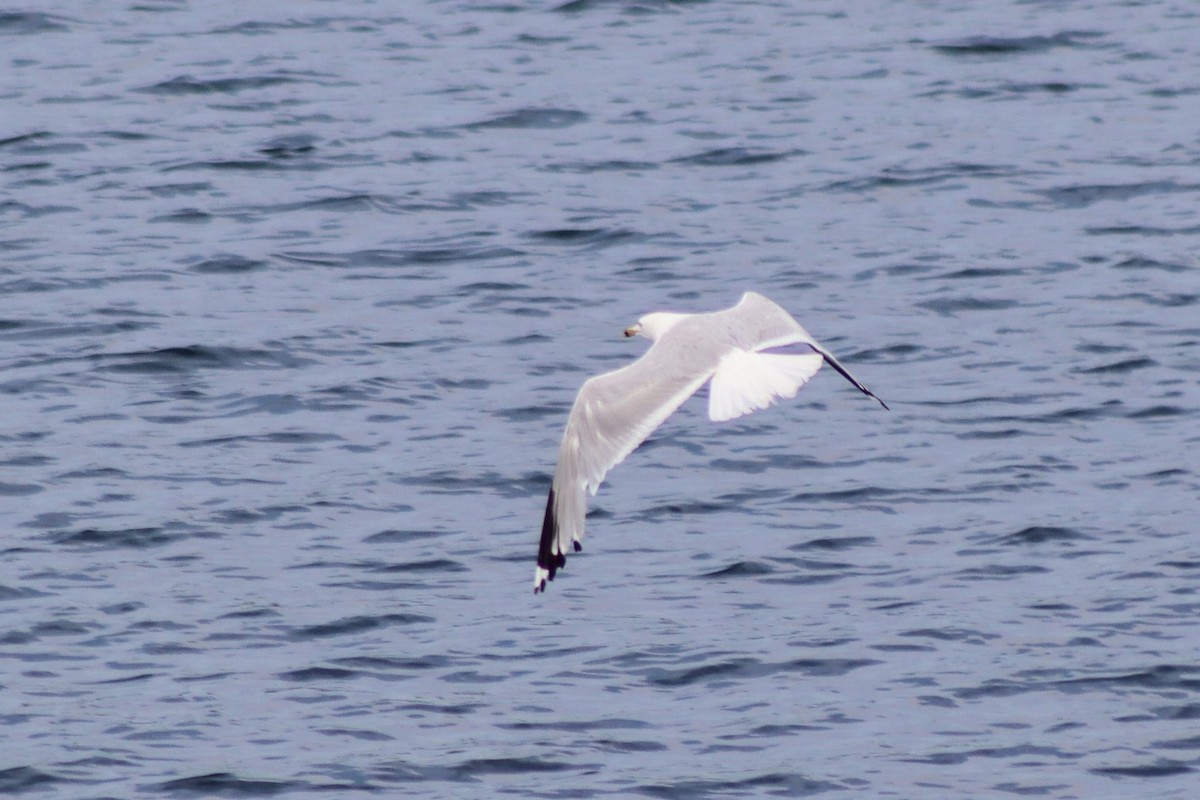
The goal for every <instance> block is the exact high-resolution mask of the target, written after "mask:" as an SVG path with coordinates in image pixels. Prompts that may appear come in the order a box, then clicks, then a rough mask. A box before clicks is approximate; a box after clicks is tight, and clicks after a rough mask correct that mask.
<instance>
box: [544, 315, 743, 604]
mask: <svg viewBox="0 0 1200 800" xmlns="http://www.w3.org/2000/svg"><path fill="white" fill-rule="evenodd" d="M692 327H693V326H692V324H691V321H690V320H688V321H685V322H682V323H680V324H679V325H678V326H677V328H683V330H677V329H673V330H672V331H671V332H670V335H668V336H664V337H663V338H662V339H660V340H659V341H658V342H655V344H654V345H653V346H652V347H651V348H650V350H648V351H647V352H646V354H645V355H644V356H642V358H640V359H639V360H637V361H635V362H634V363H632V364H630V365H629V366H627V367H624V368H622V369H619V370H616V371H614V372H608V373H605V374H604V375H597V376H596V377H594V378H591V379H590V380H588V381H587V382H586V383H584V384H583V388H581V389H580V390H579V395H578V396H577V397H576V398H575V405H574V406H572V408H571V415H570V417H568V419H567V429H566V432H565V433H564V434H563V439H562V444H561V445H559V448H558V466H557V467H556V468H555V470H554V483H553V484H552V486H551V489H550V496H549V498H548V499H547V501H546V516H545V519H544V521H543V523H542V539H541V544H540V546H539V548H538V565H537V571H536V573H535V578H534V590H535V591H537V590H540V589H544V588H545V582H546V581H547V580H554V573H555V571H557V570H558V569H559V568H560V567H562V566H563V565H564V564H565V563H566V553H567V547H568V543H571V544H573V545H574V548H575V549H576V550H579V549H580V547H581V545H580V542H581V540H582V539H583V528H584V517H585V515H586V513H587V493H588V492H590V493H591V494H595V493H596V490H597V489H599V488H600V482H601V481H603V480H604V476H605V475H607V474H608V471H609V470H610V469H612V468H613V467H615V466H616V465H617V464H620V463H621V462H622V461H623V460H624V459H625V457H626V456H628V455H629V454H630V453H632V452H633V450H634V448H636V447H637V446H638V445H639V444H641V443H642V442H644V441H645V440H646V438H647V437H649V436H650V434H651V433H653V432H654V430H655V428H657V427H658V426H659V425H662V424H663V422H664V421H666V419H667V417H669V416H671V415H672V414H673V413H675V411H676V409H678V408H679V407H680V406H681V405H683V402H684V401H685V400H687V399H688V398H689V397H691V396H692V395H693V394H695V393H696V390H698V389H699V388H700V387H701V386H703V385H704V383H705V382H706V381H707V380H708V379H709V378H710V377H711V376H712V374H713V371H714V370H716V368H717V364H718V363H719V362H720V360H721V356H722V355H724V352H725V351H727V350H728V349H729V347H730V346H729V345H728V344H723V343H721V342H720V341H718V340H716V339H713V337H711V336H710V335H709V334H708V333H707V332H706V331H705V330H704V328H699V329H698V330H696V331H691V330H688V328H692ZM693 333H694V334H696V335H695V336H693V335H692V334H693ZM679 334H682V335H679Z"/></svg>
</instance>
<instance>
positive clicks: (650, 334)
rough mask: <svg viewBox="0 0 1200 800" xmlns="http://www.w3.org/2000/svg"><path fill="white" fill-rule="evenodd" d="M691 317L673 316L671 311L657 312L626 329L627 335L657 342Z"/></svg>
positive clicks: (687, 315) (683, 315) (684, 315)
mask: <svg viewBox="0 0 1200 800" xmlns="http://www.w3.org/2000/svg"><path fill="white" fill-rule="evenodd" d="M689 316H690V315H689V314H672V313H670V312H669V311H656V312H655V313H653V314H647V315H646V316H644V317H642V318H641V319H639V320H638V321H637V322H636V323H635V324H633V325H631V326H629V327H628V328H626V329H625V335H626V336H645V337H646V338H647V339H649V340H650V341H652V342H657V341H658V340H659V339H661V338H662V336H663V334H665V333H666V332H667V331H669V330H671V328H674V327H675V326H676V325H677V324H678V323H679V322H680V321H681V320H684V319H687V317H689Z"/></svg>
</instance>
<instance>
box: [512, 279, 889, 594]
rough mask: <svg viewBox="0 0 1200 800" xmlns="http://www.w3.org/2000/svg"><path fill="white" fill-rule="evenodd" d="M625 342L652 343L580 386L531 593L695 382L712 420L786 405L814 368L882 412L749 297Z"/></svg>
mask: <svg viewBox="0 0 1200 800" xmlns="http://www.w3.org/2000/svg"><path fill="white" fill-rule="evenodd" d="M625 335H626V336H645V337H646V338H647V339H649V340H650V341H651V342H653V344H652V345H651V346H650V349H649V350H648V351H647V352H646V354H645V355H644V356H642V357H641V358H639V359H638V360H637V361H635V362H633V363H632V364H630V365H629V366H627V367H622V368H621V369H618V370H614V371H613V372H606V373H605V374H603V375H597V376H596V377H594V378H590V379H588V380H587V381H586V382H584V384H583V387H582V388H581V389H580V390H579V395H578V396H577V397H576V398H575V405H573V406H572V407H571V414H570V416H569V417H567V430H566V432H565V433H564V434H563V438H562V444H561V445H559V448H558V466H557V467H555V469H554V482H553V483H552V484H551V485H550V497H549V499H548V500H547V501H546V518H545V520H544V522H543V523H542V540H541V544H540V546H539V547H538V558H537V570H536V571H535V572H534V576H533V591H534V593H535V594H536V593H538V592H541V591H545V589H546V581H552V580H554V573H555V572H557V571H558V570H559V569H562V568H563V566H565V565H566V563H567V555H566V554H567V546H568V545H567V543H568V542H570V544H571V545H572V546H573V547H574V549H575V550H576V551H579V550H582V549H583V545H582V544H581V541H582V539H583V522H584V516H585V515H586V514H587V495H586V494H585V493H586V492H590V493H591V494H595V493H596V490H597V489H599V488H600V482H601V481H603V480H604V476H605V475H607V474H608V471H609V470H610V469H612V468H613V467H615V466H616V465H617V464H620V463H621V462H622V461H623V460H624V459H625V456H627V455H629V454H630V453H632V452H633V450H634V448H636V447H637V446H638V445H639V444H641V443H642V442H644V441H645V440H646V438H647V437H648V436H649V435H650V434H651V433H653V432H654V429H655V428H657V427H658V426H659V425H661V424H663V422H665V421H666V419H667V417H669V416H671V415H672V414H673V413H675V410H676V409H677V408H679V407H680V406H681V405H683V401H685V400H687V399H688V398H689V397H691V396H692V395H693V394H695V393H696V391H697V390H699V389H700V387H701V386H703V385H704V384H706V383H708V384H709V387H708V416H709V419H711V420H713V421H714V422H724V421H725V420H731V419H736V418H737V417H740V416H742V415H744V414H749V413H751V412H754V411H759V410H761V409H764V408H767V407H768V406H770V405H772V404H774V403H775V401H776V400H778V399H779V398H781V397H795V396H796V392H798V391H800V387H801V386H803V385H804V384H806V383H808V380H809V378H811V377H812V376H813V375H816V374H817V370H819V369H820V368H821V365H822V364H828V365H829V366H831V367H833V368H834V369H835V370H837V371H838V372H840V373H841V375H842V377H844V378H845V379H846V380H848V381H850V383H852V384H854V387H855V388H856V389H858V390H859V391H860V392H862V393H863V394H865V395H867V396H868V397H874V398H875V399H876V400H878V401H879V404H880V405H881V406H883V407H884V408H887V404H886V403H884V402H883V401H882V400H880V399H879V398H878V397H875V394H874V393H873V392H872V391H871V390H870V389H868V388H867V387H866V386H863V385H862V384H861V383H860V382H859V381H858V379H857V378H855V377H854V376H853V375H851V374H850V372H849V371H848V370H847V369H846V368H845V367H843V366H842V365H841V364H840V363H839V362H838V360H837V359H836V358H834V357H833V354H832V353H830V352H829V351H828V350H826V349H825V348H824V347H822V346H821V345H819V344H818V343H817V341H816V340H815V339H813V338H812V337H811V336H809V335H808V332H807V331H805V330H804V328H802V327H800V323H798V322H796V320H794V319H792V317H791V315H790V314H788V313H787V312H786V311H784V310H783V309H782V308H780V307H779V306H778V305H776V304H775V303H773V302H771V301H770V300H768V299H767V298H765V297H763V296H762V295H761V294H757V293H755V292H746V293H745V294H744V295H742V299H741V302H739V303H738V304H737V305H736V306H734V307H733V308H727V309H725V310H724V311H715V312H713V313H711V314H674V313H670V312H664V311H659V312H656V313H653V314H647V315H646V316H644V317H642V318H641V319H640V320H638V321H637V324H636V325H634V326H633V327H631V328H627V329H626V330H625Z"/></svg>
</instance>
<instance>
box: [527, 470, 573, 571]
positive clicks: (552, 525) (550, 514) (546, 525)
mask: <svg viewBox="0 0 1200 800" xmlns="http://www.w3.org/2000/svg"><path fill="white" fill-rule="evenodd" d="M557 538H558V516H557V515H556V514H555V513H554V490H553V489H551V490H550V496H549V497H548V498H546V516H545V518H543V520H542V539H541V541H540V542H539V543H538V558H537V565H538V566H539V567H541V568H542V569H544V570H546V580H551V581H552V580H554V573H556V572H558V571H559V570H560V569H562V568H563V567H564V566H565V565H566V563H567V557H566V556H565V555H563V554H562V553H555V552H554V541H555V539H557ZM546 580H543V581H542V582H541V585H540V586H539V587H535V588H534V590H533V591H534V593H535V594H536V593H537V592H538V591H539V589H540V590H541V591H543V592H544V591H546Z"/></svg>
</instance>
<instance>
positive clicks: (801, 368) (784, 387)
mask: <svg viewBox="0 0 1200 800" xmlns="http://www.w3.org/2000/svg"><path fill="white" fill-rule="evenodd" d="M824 361H825V359H824V358H823V357H822V356H821V355H820V354H819V353H806V354H804V355H783V354H779V353H753V352H749V351H747V350H734V351H733V352H732V353H729V354H728V355H727V356H725V357H724V358H722V359H721V363H720V364H718V365H717V371H716V372H715V373H713V377H712V383H711V384H709V387H708V417H709V419H711V420H713V421H714V422H724V421H725V420H730V419H736V418H737V417H740V416H742V415H743V414H749V413H751V412H753V411H759V410H761V409H764V408H767V407H768V406H770V405H772V404H773V403H774V402H775V401H776V400H778V399H779V398H781V397H795V396H796V392H798V391H800V387H801V386H803V385H804V384H806V383H808V380H809V378H811V377H812V376H813V375H816V374H817V370H819V369H820V368H821V364H822V363H824Z"/></svg>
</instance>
